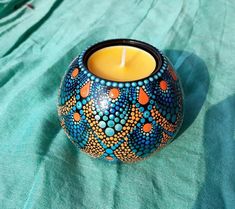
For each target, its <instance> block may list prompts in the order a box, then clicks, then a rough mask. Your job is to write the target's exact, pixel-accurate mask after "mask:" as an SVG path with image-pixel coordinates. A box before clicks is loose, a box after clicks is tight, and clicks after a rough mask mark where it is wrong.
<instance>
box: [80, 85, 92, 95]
mask: <svg viewBox="0 0 235 209" xmlns="http://www.w3.org/2000/svg"><path fill="white" fill-rule="evenodd" d="M90 84H91V82H90V81H89V82H87V84H86V85H85V86H83V87H82V88H81V90H80V95H81V96H82V97H83V98H86V97H87V96H88V95H89V93H90Z"/></svg>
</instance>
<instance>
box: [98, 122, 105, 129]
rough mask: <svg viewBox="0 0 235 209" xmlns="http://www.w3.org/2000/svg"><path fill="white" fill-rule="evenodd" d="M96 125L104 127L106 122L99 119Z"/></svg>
mask: <svg viewBox="0 0 235 209" xmlns="http://www.w3.org/2000/svg"><path fill="white" fill-rule="evenodd" d="M98 126H99V127H100V128H105V127H106V123H105V122H104V121H100V122H99V124H98Z"/></svg>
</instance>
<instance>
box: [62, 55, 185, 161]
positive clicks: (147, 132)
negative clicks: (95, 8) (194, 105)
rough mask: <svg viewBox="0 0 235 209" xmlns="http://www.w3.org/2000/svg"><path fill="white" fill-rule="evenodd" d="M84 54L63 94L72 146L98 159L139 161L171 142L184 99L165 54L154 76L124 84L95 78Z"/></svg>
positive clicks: (64, 118)
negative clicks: (88, 67) (84, 59)
mask: <svg viewBox="0 0 235 209" xmlns="http://www.w3.org/2000/svg"><path fill="white" fill-rule="evenodd" d="M84 53H85V52H83V53H82V54H81V55H80V56H79V57H77V58H76V59H75V60H74V61H73V62H72V63H71V64H70V66H69V69H68V71H67V72H66V74H65V76H64V78H63V79H62V82H61V86H60V91H59V100H58V115H59V119H60V122H61V125H62V127H63V129H64V130H65V133H66V134H67V136H68V137H69V139H70V140H71V141H72V142H73V144H75V145H76V146H77V147H78V148H80V149H81V150H82V151H84V152H86V153H88V154H89V155H91V156H93V157H95V158H101V159H105V160H107V161H112V162H116V161H122V162H135V161H139V160H142V159H145V158H146V157H148V156H150V155H151V154H153V153H154V152H156V151H157V150H159V149H160V148H162V147H164V146H165V145H166V144H168V143H170V142H171V141H172V140H173V138H174V136H175V135H176V133H177V131H178V129H179V128H180V126H181V124H182V120H183V96H182V90H181V86H180V82H179V79H178V77H177V75H176V73H175V72H174V70H173V68H172V66H171V64H170V63H169V62H168V61H167V59H166V58H165V57H164V55H162V54H161V56H162V60H163V62H162V66H161V68H160V69H159V70H158V71H157V72H155V73H154V74H153V75H151V76H149V77H148V78H144V79H142V80H140V81H133V82H123V83H122V82H113V81H107V80H104V79H102V78H98V77H96V76H94V75H92V74H91V73H90V72H89V71H88V70H87V69H86V67H84V65H83V63H82V59H83V55H84ZM159 53H160V52H159Z"/></svg>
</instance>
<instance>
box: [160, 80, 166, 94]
mask: <svg viewBox="0 0 235 209" xmlns="http://www.w3.org/2000/svg"><path fill="white" fill-rule="evenodd" d="M160 88H161V89H162V90H163V91H166V89H167V82H166V81H164V80H163V81H161V82H160Z"/></svg>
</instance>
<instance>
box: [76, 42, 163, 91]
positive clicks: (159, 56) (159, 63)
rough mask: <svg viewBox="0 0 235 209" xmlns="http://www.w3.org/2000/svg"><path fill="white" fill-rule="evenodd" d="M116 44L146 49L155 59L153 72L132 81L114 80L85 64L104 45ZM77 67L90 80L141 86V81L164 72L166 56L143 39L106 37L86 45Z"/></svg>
mask: <svg viewBox="0 0 235 209" xmlns="http://www.w3.org/2000/svg"><path fill="white" fill-rule="evenodd" d="M118 45H128V46H134V47H137V48H140V49H143V50H145V51H147V52H148V53H150V54H151V55H152V56H153V58H154V59H155V61H156V67H155V69H154V70H153V72H152V73H151V74H150V75H149V76H147V77H144V78H141V79H137V80H132V81H115V80H109V79H106V78H102V77H100V76H98V75H96V74H94V73H92V72H91V71H90V70H89V68H88V66H87V61H88V59H89V57H90V56H91V55H92V54H93V53H94V52H95V51H97V50H99V49H102V48H104V47H108V46H118ZM78 60H79V62H78V65H79V68H80V69H82V70H84V71H85V72H86V73H87V74H88V76H89V77H91V80H94V79H96V78H98V79H99V80H103V82H104V83H107V82H109V83H111V84H110V85H111V86H112V84H115V85H116V84H117V85H118V84H119V87H122V86H123V85H122V84H125V83H127V84H128V85H129V84H136V85H137V86H141V85H143V83H146V82H149V81H150V82H151V81H153V80H156V79H158V78H159V77H161V75H162V73H163V72H164V70H165V69H166V67H167V60H166V57H165V56H164V55H163V53H162V52H161V51H160V50H159V49H157V48H156V47H154V46H153V45H151V44H148V43H146V42H143V41H139V40H135V39H127V38H123V39H107V40H104V41H101V42H97V43H95V44H93V45H90V46H89V47H87V48H86V49H85V50H84V51H83V52H82V53H81V54H80V56H79V59H78Z"/></svg>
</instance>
